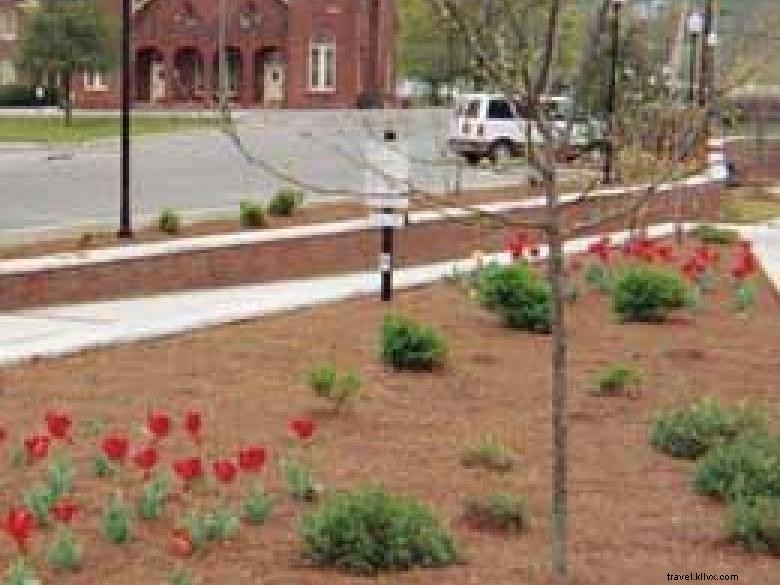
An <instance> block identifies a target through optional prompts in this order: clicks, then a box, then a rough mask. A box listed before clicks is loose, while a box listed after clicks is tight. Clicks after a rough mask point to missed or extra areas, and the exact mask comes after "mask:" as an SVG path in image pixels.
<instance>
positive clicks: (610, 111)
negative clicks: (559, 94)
mask: <svg viewBox="0 0 780 585" xmlns="http://www.w3.org/2000/svg"><path fill="white" fill-rule="evenodd" d="M625 1H626V0H612V51H611V53H610V74H609V92H608V93H607V140H606V142H605V147H606V148H605V153H604V154H605V156H604V176H603V181H604V184H606V185H609V184H611V183H614V182H615V134H616V132H617V77H618V57H619V53H620V11H621V8H623V3H624V2H625Z"/></svg>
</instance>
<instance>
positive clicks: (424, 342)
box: [381, 315, 447, 371]
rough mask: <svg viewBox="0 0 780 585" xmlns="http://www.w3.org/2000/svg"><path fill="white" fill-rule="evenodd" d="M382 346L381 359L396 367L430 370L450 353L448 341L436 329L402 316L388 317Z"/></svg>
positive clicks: (383, 329)
mask: <svg viewBox="0 0 780 585" xmlns="http://www.w3.org/2000/svg"><path fill="white" fill-rule="evenodd" d="M381 346H382V348H381V358H382V361H383V362H384V363H386V364H387V365H389V366H392V367H394V368H396V369H397V370H418V371H430V370H433V369H434V368H435V367H437V366H440V365H442V364H443V362H444V359H445V357H446V355H447V344H446V343H445V341H444V338H443V337H442V336H441V335H440V334H439V333H438V332H437V331H436V330H434V329H433V328H432V327H429V326H426V325H420V324H418V323H415V322H414V321H412V320H411V319H407V318H406V317H403V316H400V315H387V316H385V319H384V322H383V324H382V337H381Z"/></svg>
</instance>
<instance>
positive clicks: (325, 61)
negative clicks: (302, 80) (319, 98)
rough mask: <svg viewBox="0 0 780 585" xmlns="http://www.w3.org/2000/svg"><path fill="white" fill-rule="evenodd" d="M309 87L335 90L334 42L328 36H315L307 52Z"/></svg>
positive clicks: (314, 89)
mask: <svg viewBox="0 0 780 585" xmlns="http://www.w3.org/2000/svg"><path fill="white" fill-rule="evenodd" d="M309 89H311V90H312V91H335V90H336V43H335V41H334V40H333V39H330V38H322V37H320V38H317V39H315V40H314V41H313V42H312V44H311V50H310V52H309Z"/></svg>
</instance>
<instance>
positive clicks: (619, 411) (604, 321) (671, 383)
mask: <svg viewBox="0 0 780 585" xmlns="http://www.w3.org/2000/svg"><path fill="white" fill-rule="evenodd" d="M758 293H759V294H758V297H759V299H758V304H757V306H756V307H755V309H754V311H753V313H752V314H751V315H750V316H749V317H747V318H744V317H739V316H737V315H734V314H733V313H731V312H730V311H729V309H728V308H727V305H728V301H729V298H730V297H729V294H728V286H727V285H726V284H722V285H721V286H719V288H718V289H717V290H716V292H715V294H714V295H713V296H711V297H709V296H708V297H707V300H706V303H705V305H704V306H703V307H702V308H701V309H700V310H699V311H697V312H695V313H694V314H693V318H692V320H691V321H690V322H687V321H684V320H681V321H676V322H675V323H668V324H660V325H637V324H630V325H621V324H618V323H617V322H616V319H615V318H614V316H613V315H612V314H611V313H610V312H609V303H608V300H607V299H605V298H604V297H602V296H600V295H597V294H595V293H585V294H583V295H582V296H581V297H580V299H579V300H578V301H577V302H576V303H575V304H573V305H571V307H570V311H569V327H570V352H571V353H570V360H569V362H570V369H571V376H570V393H569V396H570V404H569V445H570V457H569V462H570V476H569V482H570V483H569V486H570V505H571V507H570V513H571V525H570V530H571V559H570V560H571V575H572V578H571V581H570V583H571V585H624V584H625V583H631V584H632V585H657V584H659V583H665V582H667V576H666V575H667V573H690V572H694V573H696V572H706V573H712V574H736V575H738V576H739V582H740V583H747V584H750V585H768V584H770V583H773V582H775V579H776V576H777V574H778V571H780V559H777V558H772V557H769V556H763V555H759V554H749V553H746V552H744V551H743V550H742V549H741V548H739V547H738V546H736V545H733V544H731V543H729V542H727V541H726V540H725V539H724V536H723V529H722V521H723V513H724V511H725V506H723V505H722V504H720V503H717V502H714V501H712V500H710V499H707V498H704V497H700V496H697V495H696V494H695V493H694V492H693V489H692V487H691V471H692V467H693V466H692V464H691V463H689V462H685V461H678V460H674V459H671V458H668V457H666V456H664V455H661V454H658V453H656V452H654V451H653V450H652V449H651V448H650V447H649V445H648V441H647V430H648V420H649V418H650V417H651V415H652V413H653V412H654V411H656V410H657V409H660V408H665V407H669V406H672V405H683V404H687V403H689V402H690V401H692V400H694V399H696V398H697V397H700V396H703V395H713V396H716V397H718V398H720V399H721V400H723V401H724V402H726V403H730V404H734V403H737V402H739V401H741V400H749V401H753V402H756V403H759V404H766V405H768V408H769V412H770V415H771V416H772V417H774V418H775V421H777V418H776V417H777V414H778V399H777V388H778V379H780V363H778V360H777V348H778V347H780V329H778V326H777V325H778V323H780V305H779V304H778V302H777V300H776V299H775V298H774V297H773V295H772V294H771V293H770V289H769V287H768V285H767V284H766V283H765V282H764V281H760V282H759V289H758ZM387 309H388V306H387V305H382V304H381V303H379V302H378V301H377V300H375V299H373V298H364V299H360V300H355V301H350V302H344V303H338V304H332V305H328V306H323V307H319V308H315V309H310V310H303V311H299V312H296V313H294V314H287V315H278V316H273V317H269V318H265V319H262V320H258V321H252V322H247V323H244V324H239V325H233V326H225V327H218V328H212V329H208V330H204V331H201V332H197V333H193V334H190V335H184V336H179V337H176V338H172V339H167V340H161V341H156V342H152V343H143V344H136V345H128V346H124V347H119V348H114V349H108V350H100V351H92V352H87V353H83V354H81V355H77V356H73V357H70V358H66V359H60V360H53V361H40V362H37V363H32V364H27V365H23V366H17V367H12V368H9V369H6V370H5V371H3V372H0V373H1V374H2V391H1V392H0V405H2V409H1V410H0V424H2V425H4V426H5V427H6V428H7V430H8V432H9V439H8V440H7V441H8V442H10V441H11V440H12V438H18V437H22V436H25V434H26V433H30V432H32V431H33V430H34V429H37V428H38V427H39V426H40V422H39V421H40V419H41V417H42V414H43V411H44V410H45V409H46V408H61V409H64V410H67V411H68V412H71V413H72V414H73V416H74V418H75V419H76V420H77V421H79V422H80V423H84V422H86V421H97V420H100V421H105V422H106V423H107V428H108V429H115V428H116V429H120V430H123V429H124V430H129V431H130V432H133V433H134V434H135V436H138V430H137V429H136V425H137V423H138V422H139V421H141V420H142V419H143V417H144V416H145V414H146V412H147V411H148V409H150V408H155V407H156V408H163V409H166V410H168V411H169V412H171V413H175V414H177V415H179V414H180V413H182V412H183V411H185V410H186V409H189V408H198V409H201V410H202V411H203V412H204V413H205V416H206V420H207V423H206V435H205V436H206V445H207V446H208V447H207V452H208V455H209V456H210V457H213V456H217V455H219V454H221V453H224V452H226V451H230V450H232V449H235V448H236V447H238V446H240V445H243V444H247V443H252V442H258V443H261V444H265V445H268V446H269V448H270V450H271V453H272V462H271V463H272V464H271V466H270V467H269V468H268V469H266V471H264V473H263V476H262V481H263V483H264V484H265V485H266V486H267V487H268V489H269V490H271V491H272V492H273V493H274V494H275V495H276V497H277V499H278V501H279V504H278V506H277V509H276V511H275V513H274V514H273V516H272V518H271V519H270V520H269V522H268V524H267V525H265V526H263V527H260V528H253V527H242V529H241V532H240V534H239V536H238V537H237V539H236V541H235V542H233V543H231V544H229V545H226V546H224V547H223V548H222V549H220V550H214V551H211V552H209V553H208V554H207V555H206V556H205V557H203V558H196V559H194V560H191V561H187V562H185V563H184V565H186V566H187V567H189V568H191V569H192V570H193V572H194V573H195V574H196V575H197V576H199V577H200V578H201V579H202V581H201V582H202V583H204V584H216V583H246V584H250V583H251V584H253V585H254V584H264V585H358V584H368V583H373V584H376V583H380V584H386V585H390V584H392V585H434V584H438V583H448V584H450V585H474V584H479V585H520V584H522V585H548V583H549V580H548V568H549V563H548V558H549V549H548V538H549V522H548V509H549V508H548V507H549V503H550V493H549V490H550V484H549V478H550V452H551V439H550V435H551V430H550V397H549V374H548V370H547V361H548V359H549V342H548V339H547V338H546V337H545V336H538V335H530V334H524V333H519V332H512V331H509V330H506V329H504V328H503V327H501V325H500V324H499V322H498V321H497V320H496V318H494V317H493V316H491V315H490V314H487V313H485V312H483V311H482V310H481V309H479V308H478V307H476V306H475V305H474V304H473V303H472V302H470V301H469V300H467V299H466V298H465V295H464V294H463V293H462V292H461V291H460V290H458V289H457V288H455V287H454V286H452V285H446V284H441V285H436V286H432V287H426V288H420V289H416V290H413V291H409V292H404V293H401V294H398V295H397V298H396V300H395V301H394V303H393V304H392V309H393V310H395V311H400V312H403V313H405V314H409V315H411V316H413V317H415V318H418V319H420V320H422V321H425V322H428V323H431V324H434V325H435V326H437V327H438V328H440V329H441V330H442V331H443V332H444V333H445V334H446V336H447V337H448V339H449V340H450V344H451V359H450V362H449V365H448V366H447V367H446V368H445V369H443V370H442V371H439V372H436V373H434V374H402V373H392V372H390V371H388V370H387V369H385V368H384V367H382V366H381V365H380V364H379V363H378V362H377V358H376V351H377V331H378V325H379V323H380V321H381V318H382V315H383V314H384V313H385V311H386V310H387ZM322 360H333V361H335V362H336V363H338V364H339V365H340V366H341V367H352V368H355V369H357V370H359V371H360V373H361V375H362V376H363V378H364V387H365V395H364V397H363V398H362V399H361V400H359V401H358V402H357V403H356V404H355V406H354V408H353V409H352V410H351V411H347V412H345V413H343V414H341V415H339V416H333V415H329V414H326V412H324V411H323V410H322V408H321V405H320V403H319V402H318V401H317V399H316V398H314V397H313V396H312V394H311V392H310V391H309V390H308V389H307V388H306V387H305V384H304V381H303V380H304V373H305V372H306V371H307V369H309V368H310V367H311V366H312V365H313V364H315V363H318V362H320V361H322ZM618 361H619V362H624V363H629V364H631V365H632V366H634V367H636V368H637V369H639V370H640V371H641V372H642V373H643V384H642V388H641V391H640V393H639V396H638V397H637V398H633V399H631V398H599V397H594V396H592V395H591V394H590V393H589V391H590V390H592V389H593V385H594V380H595V377H596V376H597V375H598V373H599V372H600V371H601V370H602V369H603V368H604V367H605V366H607V365H609V364H611V363H614V362H618ZM302 414H303V415H311V416H313V417H314V418H315V419H316V420H317V422H318V425H319V429H318V432H317V435H316V438H315V441H314V444H313V446H312V448H311V449H310V452H309V454H308V457H310V459H311V461H312V462H313V467H314V469H315V470H316V472H317V474H318V476H319V477H320V478H322V480H323V481H324V482H325V484H326V485H327V486H329V487H330V488H346V487H349V486H354V485H358V484H363V483H366V482H382V483H383V484H384V485H385V486H386V487H387V488H389V489H391V490H393V491H396V492H401V493H404V494H408V495H411V496H414V497H416V498H419V499H421V500H423V501H425V502H426V503H428V504H430V505H431V506H433V507H434V508H435V509H436V511H437V513H438V514H439V515H440V516H441V517H442V518H444V519H445V520H446V521H448V522H450V523H451V524H452V525H453V530H454V533H455V536H456V538H457V540H458V542H459V543H460V544H461V545H462V547H463V549H464V551H465V552H466V563H465V564H464V565H462V566H455V567H451V568H447V569H442V570H417V571H412V572H409V573H400V574H390V575H383V576H381V577H379V578H377V579H367V578H359V577H352V576H345V575H342V574H340V573H336V572H332V571H321V570H315V569H311V568H306V567H304V566H302V565H301V563H300V560H299V552H300V544H299V540H298V538H297V536H296V534H295V531H294V525H295V520H296V518H297V517H298V516H299V515H300V514H301V513H303V512H304V510H306V509H309V508H310V505H305V504H291V503H289V502H288V500H287V499H286V497H285V496H284V495H283V493H282V492H281V486H280V482H279V473H278V471H277V469H276V465H277V463H278V460H279V458H280V457H281V456H283V455H284V454H285V453H287V451H288V449H289V448H290V447H289V443H288V440H287V439H286V425H287V421H288V420H289V419H290V418H291V417H294V416H298V415H302ZM181 434H182V433H181V431H180V430H179V431H178V432H177V434H176V436H175V437H174V438H173V439H172V440H171V441H170V444H169V447H166V451H167V450H168V449H170V451H172V452H175V453H178V454H188V453H189V452H190V451H188V449H187V447H186V445H187V443H186V442H185V440H184V439H183V438H182V437H181ZM483 434H492V435H494V436H496V437H497V438H499V439H500V440H501V441H503V442H504V443H506V444H508V445H510V446H512V447H513V448H514V449H515V450H517V451H518V452H519V453H520V454H521V457H520V465H519V466H518V467H517V469H516V470H514V471H512V472H510V473H508V474H506V475H493V474H491V473H489V472H486V471H481V470H478V469H466V468H464V467H462V466H461V465H460V463H459V457H460V454H461V453H462V449H463V448H464V446H465V445H467V444H469V443H471V442H472V441H474V440H475V439H476V438H478V437H479V436H481V435H483ZM97 442H98V439H97V438H96V437H93V436H88V435H87V434H86V431H85V428H84V427H83V426H82V427H80V428H79V433H78V436H77V441H76V446H75V447H74V448H73V456H74V460H75V462H76V463H77V465H79V467H80V468H81V469H82V470H84V469H85V468H88V458H89V457H91V455H92V454H94V453H95V449H96V447H95V445H96V444H97ZM166 445H168V443H166ZM6 446H8V445H6ZM5 469H6V471H5V472H4V473H3V480H4V489H3V490H2V492H0V510H5V508H6V506H8V505H10V504H12V503H15V502H16V501H17V500H16V499H15V497H16V496H15V494H18V493H19V490H20V489H21V488H22V487H23V486H27V485H29V482H30V481H31V480H32V478H34V477H35V478H40V477H41V476H42V473H43V470H42V469H40V468H35V469H32V470H27V471H23V472H13V471H10V470H9V468H8V467H5ZM131 475H132V474H131ZM113 485H115V484H113V483H112V482H105V481H102V480H100V481H99V480H94V479H91V478H90V477H89V475H88V472H87V471H82V473H81V475H79V477H78V479H77V492H76V493H77V495H76V497H77V498H78V500H79V501H80V503H82V505H84V506H85V507H86V509H87V513H88V514H87V515H86V516H85V517H82V519H79V520H77V521H76V527H77V528H76V529H77V531H78V532H79V534H81V535H84V537H85V539H86V558H85V568H84V569H83V571H82V572H81V573H77V574H73V575H70V574H63V575H59V574H58V575H52V574H49V573H47V572H44V573H43V576H44V577H45V579H44V582H45V583H58V584H61V585H93V584H95V583H102V584H106V585H136V584H139V583H155V584H156V583H164V582H165V578H166V576H167V575H169V574H170V572H171V570H172V568H173V567H174V566H176V565H177V564H178V562H177V561H174V560H172V559H171V558H170V557H169V555H168V554H167V553H166V551H165V544H164V543H165V541H166V539H167V536H168V534H169V531H170V527H171V524H172V522H173V521H174V519H175V517H176V515H177V513H180V512H181V510H180V508H178V507H177V506H171V510H170V511H169V512H168V514H167V516H166V518H165V519H164V520H163V521H161V522H159V523H153V524H150V525H144V526H141V527H140V528H139V530H140V536H139V538H138V539H137V541H136V542H134V543H132V544H130V545H128V546H125V547H119V546H114V545H108V544H105V543H103V542H102V540H101V537H100V536H99V532H98V528H97V524H96V521H95V514H96V513H97V511H98V510H99V508H100V505H101V503H102V502H103V500H104V497H105V495H106V493H107V492H108V491H109V489H111V486H113ZM244 485H246V484H244ZM493 489H511V490H519V491H522V492H526V493H527V494H528V496H529V499H530V505H531V510H532V515H533V525H532V527H531V529H530V530H529V531H528V532H526V533H524V534H522V535H520V536H511V537H505V536H500V535H496V534H486V533H481V532H476V531H472V530H469V529H468V528H466V527H465V526H464V525H463V524H462V523H461V522H460V515H461V512H462V501H463V500H464V498H465V497H467V496H469V495H484V494H486V493H487V492H488V491H490V490H493ZM237 495H238V494H237V493H236V492H232V493H231V497H233V498H235V497H237ZM45 540H46V539H45V538H42V537H40V536H39V537H37V538H36V540H35V545H36V547H38V548H39V547H40V546H41V544H42V543H43V541H45ZM11 552H12V549H11V547H10V544H9V541H8V539H2V538H0V559H3V560H5V559H8V558H9V555H10V554H11ZM36 558H38V559H39V558H40V556H37V557H36Z"/></svg>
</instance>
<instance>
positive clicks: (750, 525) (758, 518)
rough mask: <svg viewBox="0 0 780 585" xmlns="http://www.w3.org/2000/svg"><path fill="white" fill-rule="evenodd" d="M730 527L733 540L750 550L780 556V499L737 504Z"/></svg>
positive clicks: (732, 509)
mask: <svg viewBox="0 0 780 585" xmlns="http://www.w3.org/2000/svg"><path fill="white" fill-rule="evenodd" d="M728 527H729V535H730V536H731V538H732V539H734V540H735V541H736V542H740V543H742V544H743V545H744V546H745V548H747V549H748V550H750V551H756V552H768V553H771V554H773V555H780V498H777V497H775V498H766V497H759V498H756V500H755V502H738V503H736V504H735V505H734V506H733V507H732V508H731V512H730V514H729V522H728Z"/></svg>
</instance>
